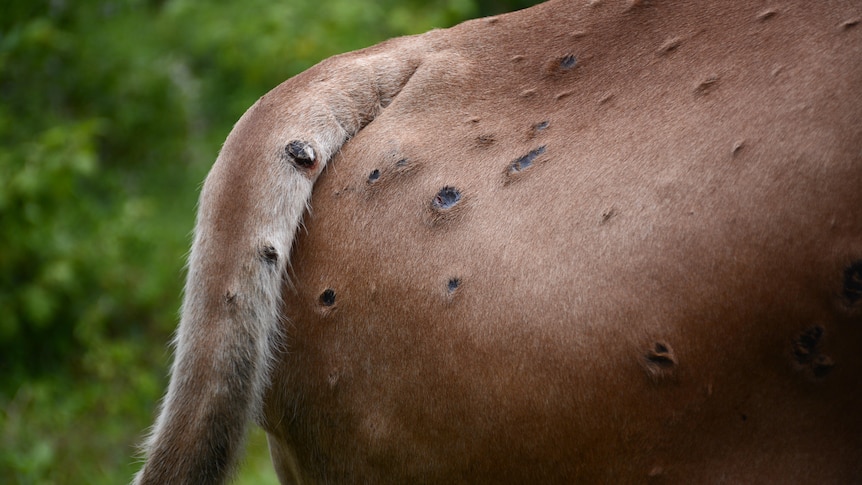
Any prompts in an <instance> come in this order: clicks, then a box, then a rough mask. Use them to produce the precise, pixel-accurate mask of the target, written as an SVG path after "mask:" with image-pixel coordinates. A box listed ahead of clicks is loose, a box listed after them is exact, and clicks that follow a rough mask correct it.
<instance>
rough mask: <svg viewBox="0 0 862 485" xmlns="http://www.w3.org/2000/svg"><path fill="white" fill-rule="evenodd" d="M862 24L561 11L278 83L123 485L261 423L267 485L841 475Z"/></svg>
mask: <svg viewBox="0 0 862 485" xmlns="http://www.w3.org/2000/svg"><path fill="white" fill-rule="evenodd" d="M767 11H768V12H770V14H769V15H764V12H767ZM860 13H862V12H860V6H859V5H858V4H856V3H854V2H842V1H837V0H836V1H822V2H806V1H801V0H799V1H787V2H781V3H780V4H778V5H772V4H769V5H767V4H764V3H762V2H731V1H718V2H699V1H677V2H671V1H662V0H652V1H643V2H634V3H633V2H630V1H610V0H608V1H604V2H591V3H587V2H581V1H564V0H557V1H551V2H548V3H546V4H543V5H540V6H537V7H534V8H531V9H528V10H525V11H521V12H516V13H513V14H509V15H503V16H499V17H496V20H495V21H494V22H488V21H486V20H479V21H473V22H467V23H465V24H462V25H460V26H457V27H455V28H453V29H449V30H444V31H434V32H430V33H428V34H425V35H423V36H417V37H410V38H404V39H398V40H395V41H391V42H388V43H385V44H382V45H380V46H377V47H374V48H371V49H369V50H365V51H359V52H356V53H352V54H348V55H345V56H339V57H336V58H333V59H330V60H328V61H325V62H324V63H322V64H321V65H319V66H317V67H315V68H313V69H312V70H310V71H308V72H306V73H304V74H302V75H300V76H297V77H296V78H294V79H291V80H290V81H288V82H286V83H285V84H283V85H281V86H279V87H278V88H276V89H275V90H274V91H272V92H271V93H269V94H267V95H266V96H265V97H263V98H262V99H261V100H260V101H259V102H258V103H257V104H256V105H255V107H253V108H252V109H251V110H250V111H249V112H248V113H247V114H246V115H245V116H244V117H243V119H242V120H241V121H240V122H239V123H238V125H237V127H236V128H235V130H234V132H233V133H232V134H231V135H230V137H229V138H228V141H227V142H226V144H225V147H224V149H223V151H222V153H221V155H220V157H219V160H218V162H217V164H216V166H215V167H214V169H213V172H212V173H211V174H210V176H209V177H208V179H207V183H206V186H205V189H204V192H203V194H202V199H201V210H200V214H199V222H198V227H197V230H196V234H197V238H196V242H195V246H194V249H193V252H192V257H191V263H190V274H189V283H188V290H187V297H186V303H185V304H184V314H183V321H182V323H181V327H180V331H179V335H178V343H177V345H178V348H177V362H176V363H175V364H174V370H173V377H172V382H171V391H169V393H168V396H167V398H166V401H165V405H164V409H163V411H162V416H161V417H160V420H159V423H158V425H157V427H156V429H155V432H154V435H153V437H152V439H151V444H150V453H149V456H150V458H149V460H148V462H147V464H146V466H145V468H144V470H143V471H142V473H141V474H140V476H139V481H140V482H141V483H167V482H171V483H180V482H182V483H192V482H198V481H206V482H213V483H215V482H222V481H224V480H226V478H227V477H228V476H229V471H230V468H231V465H232V464H233V463H234V461H235V457H236V456H237V454H238V449H239V443H240V440H241V437H242V434H243V432H244V429H245V423H246V422H247V421H249V420H251V419H256V420H257V421H258V422H259V423H260V424H261V425H262V426H263V427H264V428H265V429H266V430H267V432H268V435H269V441H270V445H271V450H272V455H273V461H274V463H275V466H276V469H277V471H278V474H279V477H280V478H281V479H282V481H283V482H285V483H353V482H363V483H365V482H367V483H455V482H468V483H641V482H645V481H647V480H666V481H667V483H744V482H751V481H754V482H758V483H853V482H858V481H859V480H860V479H862V413H860V409H862V387H860V386H859V382H860V379H862V352H860V350H862V308H860V307H862V303H860V302H859V301H858V300H859V299H858V298H857V299H855V300H854V299H853V298H852V297H853V296H854V295H856V294H857V293H858V280H857V279H854V278H856V276H854V275H855V274H856V270H855V269H854V270H853V271H850V270H848V268H858V267H859V263H858V262H859V261H860V260H862V190H860V187H862V123H860V120H862V29H859V28H847V27H846V26H847V22H848V21H849V20H852V19H858V18H859V16H860ZM575 32H577V33H578V35H572V33H575ZM668 39H675V41H674V42H672V43H669V41H668ZM671 45H672V47H670V46H671ZM657 53H658V55H657ZM568 56H573V57H574V58H575V59H576V62H573V61H571V60H568V59H569V58H568ZM561 59H563V60H565V62H564V64H565V66H566V69H556V70H554V71H553V72H552V73H550V74H549V70H548V69H549V68H548V66H551V65H556V66H559V65H560V62H561ZM554 63H556V64H554ZM527 91H529V92H531V93H532V94H531V95H530V96H526V97H524V96H522V93H524V92H527ZM564 92H565V93H570V94H568V95H566V96H563V97H560V96H559V94H560V93H564ZM543 123H546V125H545V128H543V129H541V130H535V129H534V128H533V127H535V126H537V125H539V124H543ZM292 140H301V141H306V142H310V143H311V145H312V146H313V148H314V150H315V154H316V155H317V157H319V158H318V159H316V161H317V162H320V163H317V165H315V168H314V170H313V171H312V172H309V173H306V172H301V171H298V170H294V169H293V168H290V167H287V168H285V165H284V160H282V159H280V158H279V154H280V153H283V149H284V147H285V146H286V145H287V144H288V143H289V142H290V141H292ZM348 140H349V141H348ZM477 140H480V141H482V140H484V141H482V142H477ZM743 140H744V143H743ZM539 146H544V147H546V149H545V151H544V152H543V153H542V154H541V157H540V158H537V159H536V161H535V163H533V164H532V165H530V166H527V167H526V168H524V169H523V170H520V171H518V172H517V173H516V174H515V175H511V174H510V169H511V164H512V163H513V160H517V159H519V157H522V156H523V155H524V154H527V153H530V152H531V151H532V150H535V149H536V148H537V147H539ZM333 155H334V158H333V159H332V160H330V157H332V156H333ZM402 160H403V161H404V164H402V165H398V164H399V163H401V161H402ZM327 163H329V164H332V165H333V167H332V168H330V169H329V170H326V171H325V172H324V173H323V174H322V175H320V178H319V180H317V183H316V185H314V189H313V190H314V192H313V196H312V195H311V184H312V183H314V181H315V180H316V179H317V176H318V175H319V174H320V173H321V171H322V170H323V166H324V165H326V164H327ZM407 167H409V170H408V168H407ZM374 170H379V172H378V174H377V176H376V177H375V178H374V181H373V183H369V174H371V173H372V172H373V171H374ZM501 174H503V175H502V176H501ZM514 176H517V182H516V183H509V182H510V180H509V178H512V177H514ZM272 180H275V182H272ZM281 181H288V182H281ZM444 187H454V188H457V190H458V191H459V193H460V194H461V195H462V198H461V199H460V202H459V203H458V204H457V205H455V206H454V207H452V209H449V210H457V212H452V213H451V214H452V216H448V215H446V214H444V215H443V216H439V215H435V213H434V210H433V209H432V208H433V200H434V197H435V194H438V193H439V191H440V190H441V189H442V188H444ZM309 197H310V201H311V202H310V204H311V206H312V207H313V212H312V213H310V214H306V216H305V225H306V229H307V230H305V231H301V232H299V233H298V234H296V229H297V227H298V224H299V217H300V216H301V215H302V212H303V210H304V207H305V204H306V203H307V202H308V200H309ZM271 201H279V202H278V203H271ZM438 212H439V211H438ZM288 213H289V214H291V215H290V217H286V214H288ZM294 234H296V237H295V238H294ZM294 239H295V240H294ZM262 248H266V249H265V250H264V253H265V254H267V255H268V256H267V257H265V258H261V251H262ZM274 255H277V257H274ZM288 260H289V263H288ZM288 265H289V266H290V268H291V269H290V270H289V271H288ZM848 271H849V273H848ZM285 274H288V276H289V280H290V284H289V285H284V286H282V278H283V277H284V275H285ZM847 274H851V276H846V275H847ZM453 280H457V283H456V284H455V285H454V286H455V288H454V289H453V288H452V285H453V284H452V281H453ZM854 285H855V286H854ZM845 286H847V288H845ZM328 289H329V290H332V293H331V294H330V296H331V297H332V300H331V301H332V304H331V305H330V304H327V303H329V302H330V298H329V297H327V298H322V294H323V293H324V292H325V291H326V290H328ZM227 293H230V294H231V295H233V296H232V298H231V301H232V302H231V303H230V304H226V303H225V299H224V295H225V294H227ZM279 294H280V296H281V297H280V298H279ZM847 295H850V296H847ZM812 328H816V329H817V330H816V333H812V330H810V329H812ZM814 337H816V338H814ZM815 354H816V355H815ZM812 355H813V356H812ZM820 356H828V359H829V368H828V372H825V371H823V370H822V365H821V366H820V367H817V366H815V365H814V364H817V363H821V360H822V359H820V360H817V359H818V358H820ZM818 365H819V364H818ZM812 366H813V367H812ZM236 369H239V370H241V371H243V372H247V373H248V374H247V375H246V374H243V372H240V373H239V374H237V373H235V372H233V370H236ZM818 369H820V371H819V372H818ZM225 393H226V394H225ZM222 435H224V436H226V437H223V436H222ZM202 471H203V472H207V473H210V472H211V473H212V475H211V476H204V475H202V474H201V473H202Z"/></svg>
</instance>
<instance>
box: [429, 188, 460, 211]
mask: <svg viewBox="0 0 862 485" xmlns="http://www.w3.org/2000/svg"><path fill="white" fill-rule="evenodd" d="M460 201H461V192H460V191H459V190H458V189H456V188H455V187H449V186H446V187H443V188H442V189H440V191H439V192H437V195H435V196H434V200H433V202H432V205H433V206H434V207H435V208H437V209H450V208H452V207H453V206H454V205H455V204H457V203H458V202H460Z"/></svg>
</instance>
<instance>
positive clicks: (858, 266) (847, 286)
mask: <svg viewBox="0 0 862 485" xmlns="http://www.w3.org/2000/svg"><path fill="white" fill-rule="evenodd" d="M844 297H845V298H847V301H848V302H850V303H851V304H853V303H856V302H858V301H859V299H860V298H862V261H856V262H855V263H853V264H851V265H850V266H848V267H847V268H846V269H845V270H844Z"/></svg>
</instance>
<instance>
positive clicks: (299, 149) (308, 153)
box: [284, 140, 314, 168]
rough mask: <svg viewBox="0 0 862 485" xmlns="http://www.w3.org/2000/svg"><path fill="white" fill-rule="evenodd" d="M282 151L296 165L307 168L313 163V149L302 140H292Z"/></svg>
mask: <svg viewBox="0 0 862 485" xmlns="http://www.w3.org/2000/svg"><path fill="white" fill-rule="evenodd" d="M284 152H285V154H286V155H287V157H288V159H290V161H291V162H293V163H294V164H296V165H299V166H301V167H304V168H309V167H311V166H313V165H314V149H313V148H311V145H309V144H308V143H306V142H304V141H299V140H294V141H292V142H290V143H288V144H287V146H286V147H285V148H284Z"/></svg>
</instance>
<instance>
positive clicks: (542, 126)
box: [533, 121, 551, 131]
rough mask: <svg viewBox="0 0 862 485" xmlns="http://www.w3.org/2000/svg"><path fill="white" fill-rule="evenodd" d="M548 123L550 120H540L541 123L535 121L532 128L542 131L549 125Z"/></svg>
mask: <svg viewBox="0 0 862 485" xmlns="http://www.w3.org/2000/svg"><path fill="white" fill-rule="evenodd" d="M550 124H551V122H550V121H542V122H541V123H536V124H535V125H533V130H535V131H543V130H545V129H546V128H547V127H548V126H550Z"/></svg>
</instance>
